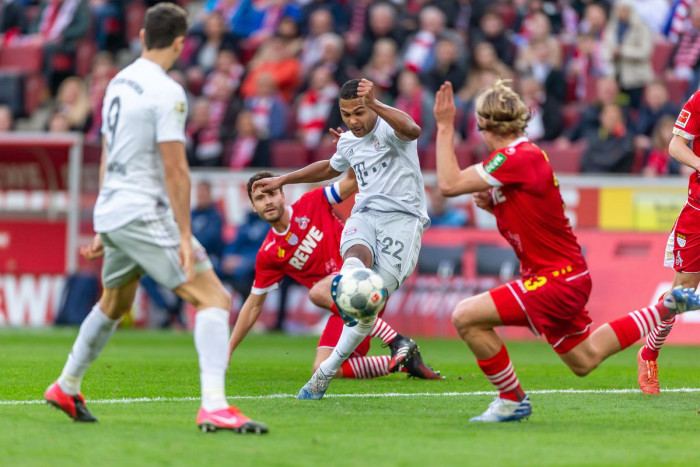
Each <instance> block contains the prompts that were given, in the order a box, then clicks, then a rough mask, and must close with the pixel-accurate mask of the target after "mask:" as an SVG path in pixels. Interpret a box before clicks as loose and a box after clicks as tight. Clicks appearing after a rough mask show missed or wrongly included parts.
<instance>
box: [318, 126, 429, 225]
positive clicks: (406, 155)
mask: <svg viewBox="0 0 700 467" xmlns="http://www.w3.org/2000/svg"><path fill="white" fill-rule="evenodd" d="M330 164H331V167H333V169H335V170H337V171H338V172H344V171H346V170H347V169H349V168H351V167H352V168H353V170H354V171H355V174H356V175H357V186H358V189H359V193H358V194H357V196H356V197H355V207H354V208H353V210H352V212H353V213H354V212H360V211H362V210H364V209H372V210H374V211H381V212H404V213H408V214H412V215H414V216H416V217H418V218H420V219H421V221H422V222H423V228H424V229H427V228H428V226H429V225H430V218H429V217H428V213H427V211H426V202H425V184H424V182H423V174H422V173H421V171H420V164H419V162H418V144H417V143H416V141H415V140H414V141H403V140H401V139H399V138H398V137H397V136H396V133H395V132H394V129H393V128H392V127H391V126H390V125H389V124H388V123H387V122H385V121H384V120H383V119H382V118H381V117H377V123H376V125H375V126H374V129H373V130H372V131H371V132H369V133H368V134H366V135H365V136H363V137H361V138H358V137H357V136H355V135H353V134H352V132H350V131H346V132H344V133H343V134H341V135H340V139H339V140H338V146H337V149H336V153H335V154H334V155H333V157H332V158H331V160H330Z"/></svg>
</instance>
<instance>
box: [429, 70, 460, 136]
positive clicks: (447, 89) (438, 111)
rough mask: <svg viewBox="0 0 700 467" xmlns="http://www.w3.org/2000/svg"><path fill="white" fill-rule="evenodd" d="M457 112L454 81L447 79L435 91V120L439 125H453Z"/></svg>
mask: <svg viewBox="0 0 700 467" xmlns="http://www.w3.org/2000/svg"><path fill="white" fill-rule="evenodd" d="M456 112H457V108H456V107H455V100H454V93H453V91H452V83H450V82H449V81H445V82H444V83H443V84H442V86H440V89H438V92H436V93H435V106H434V107H433V113H434V114H435V122H436V123H437V124H438V125H441V124H442V125H453V124H454V120H455V113H456Z"/></svg>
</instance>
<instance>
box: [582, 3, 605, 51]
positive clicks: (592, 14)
mask: <svg viewBox="0 0 700 467" xmlns="http://www.w3.org/2000/svg"><path fill="white" fill-rule="evenodd" d="M582 3H585V4H586V7H585V11H584V14H583V20H582V21H581V22H580V23H579V32H582V33H584V34H589V35H591V36H593V37H594V38H595V40H596V41H601V40H602V39H603V34H604V32H605V28H606V25H607V24H608V12H607V11H606V8H605V6H603V4H602V3H599V2H582Z"/></svg>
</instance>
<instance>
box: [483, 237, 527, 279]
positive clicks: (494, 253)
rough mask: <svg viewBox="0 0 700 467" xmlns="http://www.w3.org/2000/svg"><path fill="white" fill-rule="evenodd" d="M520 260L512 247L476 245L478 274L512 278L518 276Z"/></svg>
mask: <svg viewBox="0 0 700 467" xmlns="http://www.w3.org/2000/svg"><path fill="white" fill-rule="evenodd" d="M519 271H520V261H519V260H518V257H517V256H516V255H515V252H514V251H513V249H512V248H510V247H502V246H496V245H483V244H480V245H476V274H477V276H496V277H500V278H501V279H503V280H510V279H511V278H513V277H515V276H518V275H519Z"/></svg>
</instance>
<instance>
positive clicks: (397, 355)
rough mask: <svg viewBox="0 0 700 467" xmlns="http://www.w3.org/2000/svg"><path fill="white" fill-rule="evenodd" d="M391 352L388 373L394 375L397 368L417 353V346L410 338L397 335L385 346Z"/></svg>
mask: <svg viewBox="0 0 700 467" xmlns="http://www.w3.org/2000/svg"><path fill="white" fill-rule="evenodd" d="M385 347H389V350H391V359H390V360H389V373H396V372H397V371H399V368H400V367H401V365H402V364H404V363H405V362H406V361H407V360H408V359H409V358H411V357H412V356H413V355H414V354H415V353H416V352H418V344H416V341H414V340H413V339H411V338H410V337H404V336H402V335H401V334H397V335H396V337H395V338H394V340H393V341H391V342H389V344H385Z"/></svg>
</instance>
